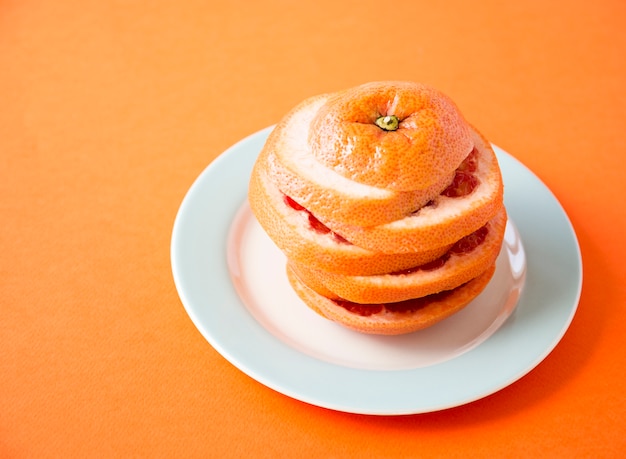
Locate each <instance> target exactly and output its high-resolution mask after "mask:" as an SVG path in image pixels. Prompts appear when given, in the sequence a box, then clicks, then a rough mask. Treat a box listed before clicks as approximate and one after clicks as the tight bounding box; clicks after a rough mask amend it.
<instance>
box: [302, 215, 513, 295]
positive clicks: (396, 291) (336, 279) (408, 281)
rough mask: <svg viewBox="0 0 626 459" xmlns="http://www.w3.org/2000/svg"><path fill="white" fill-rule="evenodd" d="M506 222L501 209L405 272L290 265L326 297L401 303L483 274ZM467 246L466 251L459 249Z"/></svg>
mask: <svg viewBox="0 0 626 459" xmlns="http://www.w3.org/2000/svg"><path fill="white" fill-rule="evenodd" d="M506 221H507V217H506V212H505V210H504V208H503V209H502V210H501V211H500V212H499V213H498V215H497V216H496V217H495V218H494V219H492V220H491V221H489V222H488V223H487V224H486V225H485V226H483V227H482V228H481V229H479V230H478V231H476V232H474V233H472V234H471V235H469V236H466V237H465V238H463V239H461V240H460V241H458V242H457V244H455V245H454V246H453V248H452V249H451V250H450V251H449V252H448V253H447V254H446V255H445V256H443V257H442V258H441V259H440V260H437V261H436V262H435V263H432V262H431V263H428V264H427V265H426V266H423V265H422V266H416V267H415V269H413V270H403V271H406V273H402V272H401V273H393V274H381V275H374V276H346V275H341V274H335V273H329V272H327V271H321V270H316V269H312V268H310V267H309V266H308V265H306V264H302V263H297V262H294V261H291V262H290V266H291V268H292V269H293V271H294V272H295V273H296V274H297V276H298V277H299V278H300V280H301V281H302V282H303V283H304V284H306V285H307V286H309V287H310V288H311V289H313V290H315V291H316V292H317V293H319V294H321V295H324V296H326V297H329V298H333V299H336V298H342V299H344V300H347V301H351V302H354V303H360V304H376V303H387V302H398V301H404V300H408V299H411V298H418V297H422V296H426V295H430V294H433V293H437V292H440V291H444V290H451V289H454V288H456V287H458V286H459V285H461V284H464V283H466V282H468V281H470V280H471V279H473V278H475V277H477V276H478V275H479V274H481V273H483V272H484V271H485V270H486V269H487V268H488V267H489V266H491V265H492V264H493V263H494V262H495V260H496V258H497V257H498V254H499V253H500V248H501V246H502V239H503V237H504V230H505V227H506ZM467 244H469V245H470V249H469V251H468V250H467V249H465V248H464V247H463V246H464V245H467Z"/></svg>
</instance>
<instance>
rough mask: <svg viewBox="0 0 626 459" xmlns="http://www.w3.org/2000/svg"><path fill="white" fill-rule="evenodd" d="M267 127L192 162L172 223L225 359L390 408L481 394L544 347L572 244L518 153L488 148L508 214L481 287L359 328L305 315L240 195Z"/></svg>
mask: <svg viewBox="0 0 626 459" xmlns="http://www.w3.org/2000/svg"><path fill="white" fill-rule="evenodd" d="M271 129H272V128H271V127H270V128H267V129H264V130H262V131H260V132H257V133H256V134H253V135H251V136H250V137H247V138H246V139H244V140H242V141H240V142H239V143H237V144H236V145H234V146H232V147H231V148H230V149H228V150H227V151H226V152H224V153H223V154H222V155H220V156H219V157H218V158H217V159H216V160H215V161H213V162H212V163H211V164H210V165H209V166H208V167H207V168H206V169H205V170H204V171H203V172H202V174H201V175H200V176H199V177H198V179H197V180H196V181H195V182H194V184H193V185H192V186H191V188H190V189H189V191H188V193H187V195H186V196H185V198H184V200H183V202H182V204H181V206H180V209H179V211H178V215H177V217H176V221H175V223H174V229H173V233H172V245H171V259H172V270H173V275H174V281H175V283H176V288H177V290H178V293H179V295H180V298H181V301H182V303H183V305H184V307H185V309H186V310H187V313H188V314H189V316H190V318H191V319H192V321H193V323H194V324H195V326H196V327H197V328H198V330H199V331H200V332H201V333H202V335H203V336H204V337H205V338H206V339H207V340H208V341H209V343H210V344H211V345H212V346H213V347H214V348H215V349H216V350H217V351H218V352H220V354H222V355H223V356H224V357H225V358H226V359H227V360H228V361H230V362H231V363H232V364H233V365H235V366H236V367H237V368H239V369H240V370H242V371H243V372H244V373H246V374H248V375H249V376H251V377H252V378H254V379H256V380H257V381H259V382H261V383H262V384H265V385H266V386H268V387H270V388H273V389H275V390H277V391H279V392H281V393H283V394H286V395H288V396H290V397H293V398H296V399H298V400H302V401H304V402H308V403H311V404H314V405H318V406H323V407H326V408H331V409H335V410H341V411H346V412H352V413H364V414H379V415H395V414H413V413H424V412H429V411H436V410H441V409H445V408H450V407H454V406H458V405H461V404H464V403H468V402H471V401H474V400H477V399H479V398H482V397H485V396H487V395H489V394H492V393H494V392H496V391H498V390H500V389H502V388H504V387H506V386H507V385H509V384H511V383H513V382H515V381H516V380H518V379H519V378H521V377H522V376H524V375H525V374H526V373H528V372H529V371H531V370H532V369H533V368H534V367H535V366H537V365H538V364H539V363H540V362H541V361H542V360H543V359H544V358H545V357H546V356H547V355H548V354H549V353H550V352H551V351H552V349H554V347H555V346H556V345H557V343H558V342H559V341H560V339H561V337H562V336H563V334H564V333H565V331H566V330H567V328H568V327H569V324H570V323H571V320H572V318H573V316H574V313H575V311H576V308H577V305H578V300H579V297H580V292H581V287H582V262H581V257H580V249H579V246H578V242H577V239H576V235H575V233H574V230H573V228H572V225H571V223H570V222H569V219H568V217H567V215H566V214H565V212H564V210H563V209H562V207H561V206H560V204H559V203H558V201H557V200H556V198H555V197H554V196H553V194H552V193H551V192H550V190H549V189H548V188H547V187H546V186H545V185H544V184H543V183H542V182H541V181H540V180H539V179H538V178H537V177H536V176H535V175H534V174H533V173H532V172H530V171H529V170H528V169H527V168H526V167H524V166H523V165H522V164H521V163H519V162H518V161H517V160H515V159H514V158H512V157H511V156H510V155H508V154H507V153H505V152H504V151H502V150H501V149H499V148H497V147H494V149H495V151H496V154H497V156H498V160H499V162H500V167H501V170H502V175H503V178H504V183H505V205H506V207H507V212H508V214H509V219H510V222H509V225H508V226H507V232H506V236H505V243H504V244H503V250H502V252H501V254H500V256H499V258H498V264H497V270H496V274H495V275H494V278H493V279H492V281H491V282H490V284H489V285H488V287H487V288H486V289H485V291H484V292H483V293H482V294H481V295H480V296H479V297H478V298H477V299H476V300H475V301H474V302H472V304H470V305H469V306H468V307H467V308H465V309H464V310H463V311H461V312H460V313H458V314H456V315H455V316H452V317H451V318H449V319H447V320H445V321H443V322H441V323H440V324H437V325H436V326H435V327H432V328H429V329H426V330H423V331H421V332H417V333H414V334H410V335H403V336H399V337H381V336H371V335H364V334H360V333H356V332H352V331H349V330H346V329H344V328H343V327H341V326H339V325H336V324H334V323H332V322H330V321H327V320H325V319H323V318H321V317H319V316H317V315H316V314H315V313H313V312H312V311H310V310H309V309H308V308H307V307H306V306H305V305H304V304H303V303H302V302H301V301H300V300H299V299H298V298H297V296H296V295H295V293H293V292H292V291H291V289H290V287H289V285H288V283H287V281H286V276H285V272H284V261H285V260H284V257H283V255H282V254H281V253H280V252H279V251H278V250H277V249H276V248H275V247H274V245H273V244H272V243H271V241H269V239H268V238H267V236H266V235H265V233H264V232H263V231H262V230H261V229H260V227H259V226H258V223H257V222H256V220H255V219H254V217H253V216H252V214H251V213H250V211H249V209H248V207H247V204H246V194H247V189H248V179H249V176H250V171H251V169H252V165H253V164H254V161H255V159H256V157H257V155H258V153H259V151H260V150H261V148H262V146H263V144H264V142H265V139H266V138H267V135H268V134H269V132H270V131H271ZM521 241H523V246H522V243H521ZM477 313H478V314H477Z"/></svg>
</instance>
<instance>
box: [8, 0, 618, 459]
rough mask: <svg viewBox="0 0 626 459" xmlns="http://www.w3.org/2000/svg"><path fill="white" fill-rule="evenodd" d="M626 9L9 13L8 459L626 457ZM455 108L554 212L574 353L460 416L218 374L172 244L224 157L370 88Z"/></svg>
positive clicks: (426, 6) (571, 5)
mask: <svg viewBox="0 0 626 459" xmlns="http://www.w3.org/2000/svg"><path fill="white" fill-rule="evenodd" d="M625 21H626V4H625V3H624V2H621V1H597V2H540V1H534V0H533V1H529V2H509V3H507V4H503V2H496V1H485V2H461V1H451V2H425V1H417V2H404V3H402V4H401V5H400V4H397V5H396V4H389V3H385V4H381V3H380V2H371V1H359V2H356V1H349V2H327V1H326V0H320V1H316V2H287V1H264V0H260V1H257V2H200V1H194V0H189V1H185V2H175V1H164V0H156V1H153V2H147V1H133V2H116V1H110V0H108V1H107V0H104V1H92V0H88V1H81V2H78V1H74V0H66V1H61V2H53V1H37V2H35V1H30V0H23V1H14V0H6V1H0V88H1V90H0V174H2V175H1V180H0V196H1V200H0V215H1V217H2V219H3V225H2V228H1V229H0V253H1V254H2V255H1V256H0V276H1V279H2V281H1V285H2V287H1V288H0V343H2V351H1V352H0V374H1V375H2V376H1V377H0V457H3V458H4V457H7V458H25V457H386V458H392V457H415V456H431V457H432V456H437V457H446V456H457V457H468V456H471V457H603V458H605V457H621V456H622V453H623V451H624V450H626V435H624V434H625V433H626V416H625V415H626V398H625V397H624V393H626V378H624V374H626V350H625V349H626V346H624V344H625V342H624V332H623V324H624V322H625V321H626V309H625V308H624V305H625V304H626V288H625V287H624V285H626V269H625V264H624V259H625V258H626V245H625V242H624V240H625V239H624V234H625V233H626V216H625V214H624V205H623V202H622V196H624V194H625V193H626V182H625V181H624V179H623V173H624V170H625V169H626V159H625V158H626V155H625V154H624V152H625V151H626V136H624V125H625V122H626V91H624V84H625V83H626V60H625V59H624V55H626V28H624V23H625ZM390 79H394V80H414V81H420V82H424V83H427V84H430V85H432V86H435V87H437V88H438V89H440V90H442V91H443V92H444V93H446V94H448V95H449V96H450V97H451V98H452V99H453V100H454V101H455V103H456V104H457V105H458V106H459V108H460V109H461V111H462V113H463V115H464V116H465V117H466V118H467V119H468V121H470V122H471V123H472V124H473V125H474V126H476V127H477V128H478V129H480V131H481V132H482V133H483V134H484V135H485V136H486V137H487V138H488V139H489V140H491V141H492V142H494V143H495V144H497V145H499V146H501V147H503V148H504V149H505V150H507V151H509V152H510V153H512V154H513V155H515V156H516V157H517V158H519V159H520V160H521V161H522V162H523V163H525V164H526V165H527V166H528V167H530V168H531V169H532V170H533V171H534V172H535V173H536V174H537V175H538V176H539V177H540V178H541V179H542V180H543V181H544V182H545V183H546V184H547V185H548V186H549V187H550V188H551V189H552V190H553V192H554V193H555V194H556V196H557V197H558V198H559V200H560V201H561V203H562V204H563V206H564V208H565V210H566V211H567V212H568V214H569V216H570V218H571V220H572V222H573V224H574V227H575V229H576V231H577V234H578V238H579V241H580V244H581V250H582V256H583V261H584V275H585V281H584V286H583V292H582V298H581V303H580V308H579V310H578V313H577V314H576V317H575V318H574V321H573V323H572V325H571V327H570V329H569V330H568V332H567V333H566V334H565V336H564V338H563V340H562V341H561V342H560V344H559V345H558V346H557V347H556V349H555V350H554V351H553V352H552V353H551V354H550V355H549V356H548V357H547V358H546V359H545V361H543V362H542V363H541V364H540V365H539V366H538V367H537V368H536V369H534V370H533V371H532V372H531V373H529V374H528V375H527V376H525V377H524V378H522V379H520V380H519V381H517V382H516V383H514V384H513V385H511V386H509V387H507V388H505V389H504V390H502V391H500V392H498V393H496V394H493V395H491V396H489V397H487V398H485V399H482V400H479V401H476V402H474V403H471V404H469V405H466V406H461V407H458V408H453V409H450V410H446V411H442V412H436V413H430V414H424V415H414V416H402V417H369V416H364V415H351V414H345V413H340V412H334V411H330V410H327V409H322V408H318V407H315V406H310V405H307V404H305V403H302V402H299V401H296V400H293V399H291V398H289V397H287V396H284V395H281V394H279V393H276V392H274V391H272V390H270V389H267V388H266V387H265V386H263V385H261V384H259V383H257V382H256V381H254V380H252V379H251V378H249V377H248V376H246V375H245V374H243V373H242V372H240V371H239V370H237V369H236V368H235V367H233V366H232V365H231V364H229V363H228V362H227V361H226V360H225V359H224V358H222V357H221V356H220V355H219V354H218V353H217V351H215V350H214V349H213V348H212V347H211V346H210V345H209V344H208V343H207V342H206V341H205V340H204V339H203V338H202V336H201V335H200V333H199V332H198V331H197V330H196V328H195V327H194V326H193V324H192V323H191V321H190V319H189V317H188V316H187V314H186V313H185V310H184V309H183V307H182V305H181V303H180V300H179V298H178V295H177V293H176V290H175V288H174V283H173V280H172V275H171V269H170V259H169V243H170V236H171V230H172V224H173V221H174V217H175V215H176V212H177V210H178V206H179V205H180V202H181V200H182V198H183V196H184V195H185V193H186V191H187V189H188V188H189V186H190V185H191V183H192V182H193V180H194V179H195V178H196V177H197V176H198V174H199V173H200V172H201V171H202V170H203V169H204V168H205V167H206V165H207V164H208V163H210V162H211V161H212V160H213V159H214V158H215V157H216V156H217V155H218V154H220V153H221V152H222V151H224V150H225V149H226V148H227V147H228V146H230V145H232V144H233V143H235V142H236V141H237V140H239V139H241V138H242V137H244V136H246V135H248V134H250V133H252V132H255V131H257V130H259V129H261V128H263V127H265V126H268V125H270V124H273V123H275V122H277V121H278V120H279V119H280V118H281V117H282V116H283V115H284V114H285V113H286V112H287V111H288V110H289V109H291V108H292V107H293V106H295V105H296V104H297V103H298V102H300V101H301V100H304V99H305V98H306V97H309V96H311V95H315V94H321V93H326V92H333V91H336V90H339V89H344V88H348V87H351V86H355V85H357V84H360V83H363V82H366V81H376V80H390Z"/></svg>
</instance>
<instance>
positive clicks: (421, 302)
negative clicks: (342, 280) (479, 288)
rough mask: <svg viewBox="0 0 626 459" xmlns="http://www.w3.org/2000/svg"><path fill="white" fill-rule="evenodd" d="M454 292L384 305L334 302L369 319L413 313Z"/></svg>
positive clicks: (448, 291) (447, 291) (449, 291)
mask: <svg viewBox="0 0 626 459" xmlns="http://www.w3.org/2000/svg"><path fill="white" fill-rule="evenodd" d="M452 292H453V291H452V290H445V291H443V292H439V293H433V294H432V295H427V296H423V297H421V298H414V299H411V300H405V301H399V302H397V303H383V304H359V303H353V302H351V301H346V300H333V302H334V303H335V304H336V305H337V306H341V307H342V308H344V309H345V310H346V311H348V312H351V313H352V314H357V315H359V316H363V317H368V316H372V315H374V314H379V313H381V312H383V311H384V310H387V311H389V312H401V313H402V312H404V313H411V312H415V311H418V310H419V309H423V308H425V307H426V306H428V305H429V304H431V303H432V302H434V301H439V300H442V299H444V298H445V297H447V296H449V295H451V294H452Z"/></svg>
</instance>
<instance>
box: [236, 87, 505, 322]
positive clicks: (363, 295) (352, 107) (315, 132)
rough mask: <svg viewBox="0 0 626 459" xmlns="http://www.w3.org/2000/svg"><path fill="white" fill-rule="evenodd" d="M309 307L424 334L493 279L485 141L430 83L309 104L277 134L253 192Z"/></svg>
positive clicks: (496, 231)
mask: <svg viewBox="0 0 626 459" xmlns="http://www.w3.org/2000/svg"><path fill="white" fill-rule="evenodd" d="M248 198H249V203H250V207H251V209H252V211H253V213H254V214H255V216H256V218H257V220H258V222H259V223H260V225H261V226H262V227H263V229H264V230H265V231H266V233H267V234H268V235H269V237H270V238H271V239H272V240H273V241H274V243H275V244H276V245H277V246H278V247H279V248H280V249H281V250H282V251H283V252H284V254H285V255H286V257H287V276H288V278H289V281H290V283H291V286H292V287H293V289H294V290H295V291H296V293H297V294H298V295H299V296H300V298H301V299H302V300H303V301H304V302H305V303H306V304H307V305H308V306H309V307H311V308H312V309H313V310H315V311H316V312H318V313H319V314H321V315H322V316H324V317H327V318H329V319H331V320H335V321H337V322H339V323H342V324H343V325H345V326H347V327H349V328H353V329H355V330H358V331H362V332H365V333H379V334H397V333H408V332H411V331H414V330H418V329H421V328H424V327H427V326H430V325H432V324H433V323H436V322H438V321H439V320H441V319H443V318H445V317H447V316H449V315H450V314H453V313H454V312H456V311H458V310H460V309H461V308H463V307H464V306H465V305H467V304H468V303H469V302H470V301H471V300H472V299H473V298H475V297H476V296H477V295H478V294H479V293H480V292H481V291H482V290H483V289H484V287H485V286H486V284H487V283H488V282H489V279H490V278H491V276H492V275H493V271H494V269H495V260H496V258H497V256H498V254H499V252H500V247H501V245H502V240H503V236H504V229H505V226H506V220H507V217H506V211H505V209H504V205H503V184H502V177H501V174H500V170H499V167H498V162H497V158H496V156H495V153H494V151H493V149H492V148H491V145H490V144H489V142H488V141H487V140H486V139H485V138H484V137H483V136H482V135H481V134H480V133H479V132H478V131H477V130H476V129H474V128H473V127H471V126H470V125H469V124H468V123H467V122H466V121H465V120H464V119H463V117H462V115H461V114H460V112H459V111H458V109H457V107H456V106H455V105H454V103H452V101H451V100H450V99H448V98H447V97H446V96H444V95H443V94H441V93H440V92H438V91H436V90H434V89H432V88H429V87H427V86H424V85H420V84H416V83H405V82H380V83H370V84H366V85H362V86H359V87H357V88H353V89H349V90H346V91H341V92H338V93H335V94H326V95H321V96H315V97H311V98H309V99H306V100H305V101H303V102H302V103H300V104H298V105H297V106H296V107H295V108H294V109H293V110H291V111H290V112H289V113H288V114H287V115H286V116H285V117H284V118H283V119H282V120H281V121H280V123H278V124H277V126H276V128H275V129H274V130H273V131H272V133H271V134H270V136H269V137H268V140H267V142H266V144H265V146H264V147H263V149H262V151H261V153H260V154H259V157H258V159H257V161H256V163H255V165H254V168H253V171H252V175H251V177H250V187H249V193H248Z"/></svg>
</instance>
